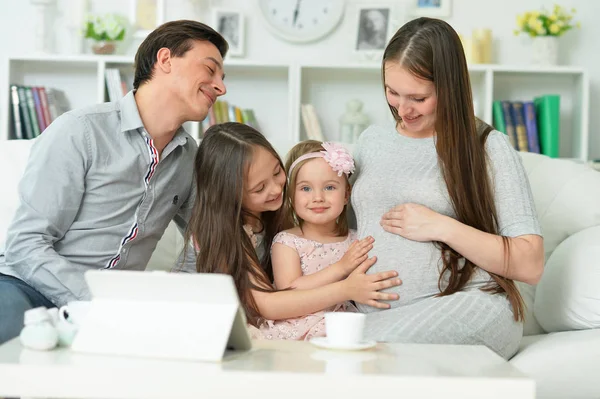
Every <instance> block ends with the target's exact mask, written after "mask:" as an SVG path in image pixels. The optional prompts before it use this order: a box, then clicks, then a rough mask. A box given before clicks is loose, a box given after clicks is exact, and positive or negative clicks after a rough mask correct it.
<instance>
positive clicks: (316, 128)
mask: <svg viewBox="0 0 600 399" xmlns="http://www.w3.org/2000/svg"><path fill="white" fill-rule="evenodd" d="M301 113H302V123H303V124H304V130H305V131H306V137H308V139H309V140H318V141H325V137H324V136H323V131H322V130H321V124H320V123H319V119H318V118H317V111H316V110H315V107H314V105H312V104H302V105H301Z"/></svg>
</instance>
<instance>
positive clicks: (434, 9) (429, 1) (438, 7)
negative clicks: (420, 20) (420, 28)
mask: <svg viewBox="0 0 600 399" xmlns="http://www.w3.org/2000/svg"><path fill="white" fill-rule="evenodd" d="M413 1H414V8H413V12H412V14H413V15H414V16H415V17H431V18H448V17H449V16H450V15H451V14H452V0H413Z"/></svg>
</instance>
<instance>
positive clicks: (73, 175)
mask: <svg viewBox="0 0 600 399" xmlns="http://www.w3.org/2000/svg"><path fill="white" fill-rule="evenodd" d="M86 134H87V132H86V128H85V125H84V123H83V122H82V121H80V120H79V119H78V118H76V117H75V116H72V115H70V114H65V115H62V116H61V117H59V118H58V119H57V120H56V121H55V122H54V123H52V124H51V125H50V126H49V127H48V128H47V129H46V130H45V131H44V133H43V135H41V136H40V137H38V138H37V139H36V142H35V143H34V145H33V147H32V150H31V153H30V155H29V160H28V163H27V166H26V168H25V172H24V174H23V177H22V178H21V182H20V183H19V200H20V205H19V207H18V209H17V211H16V213H15V217H14V218H13V221H12V223H11V225H10V226H9V228H8V232H7V238H6V249H5V259H6V264H7V266H9V267H11V268H12V269H13V270H14V271H15V272H16V273H17V274H18V275H19V277H21V278H22V279H23V280H25V281H26V282H28V283H29V284H30V285H32V286H33V287H34V288H36V289H37V290H38V291H40V292H41V293H42V294H44V295H45V296H46V297H47V298H48V299H49V300H50V301H52V302H55V303H56V302H57V298H62V299H63V300H64V299H65V298H72V299H81V298H80V295H84V294H85V293H84V292H81V293H77V292H76V293H72V292H70V291H69V290H68V289H67V288H66V287H65V286H64V285H63V284H62V283H61V277H62V276H66V277H68V276H69V274H70V273H71V272H77V270H76V267H75V266H74V265H72V264H71V263H70V262H69V261H68V260H66V259H65V258H64V257H62V256H60V255H59V254H58V253H57V252H56V251H55V249H54V245H55V243H56V242H57V241H59V240H60V239H61V238H62V237H63V236H64V235H65V234H66V232H67V231H68V230H69V228H70V227H71V224H72V223H73V221H74V220H75V217H76V216H77V213H78V211H79V207H80V204H81V201H82V198H83V194H84V192H85V175H86V172H87V169H88V168H89V164H88V162H89V146H88V140H87V136H86ZM79 272H80V271H79Z"/></svg>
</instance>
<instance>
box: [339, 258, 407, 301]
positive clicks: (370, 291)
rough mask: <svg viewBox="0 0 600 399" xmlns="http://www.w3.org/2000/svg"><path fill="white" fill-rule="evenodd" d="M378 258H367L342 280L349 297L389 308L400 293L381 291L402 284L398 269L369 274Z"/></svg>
mask: <svg viewBox="0 0 600 399" xmlns="http://www.w3.org/2000/svg"><path fill="white" fill-rule="evenodd" d="M376 261H377V258H375V257H373V258H370V259H367V260H365V261H364V262H363V263H361V265H360V266H358V267H357V268H356V269H355V270H354V271H353V272H352V273H350V275H349V276H348V277H347V278H346V279H345V280H343V281H342V284H343V285H344V291H345V292H346V293H347V296H348V298H349V299H351V300H353V301H355V302H358V303H362V304H365V305H369V306H372V307H374V308H379V309H388V308H389V307H390V304H389V303H384V302H383V301H395V300H397V299H398V298H399V297H398V294H392V293H384V292H380V291H381V290H384V289H386V288H390V287H395V286H397V285H400V284H402V281H401V280H400V279H399V278H396V277H398V272H396V271H386V272H379V273H375V274H369V275H367V274H366V273H367V270H369V268H370V267H371V266H373V265H374V264H375V262H376Z"/></svg>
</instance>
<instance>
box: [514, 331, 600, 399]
mask: <svg viewBox="0 0 600 399" xmlns="http://www.w3.org/2000/svg"><path fill="white" fill-rule="evenodd" d="M510 363H511V364H512V365H513V366H514V367H516V368H517V369H519V370H521V371H522V372H524V373H525V374H527V375H529V376H531V377H532V378H533V379H535V381H536V390H537V395H536V397H537V398H538V399H549V398H561V399H562V398H573V399H575V398H600V384H599V383H598V364H600V330H584V331H568V332H560V333H551V334H545V335H535V336H530V337H524V338H523V340H522V341H521V347H520V349H519V352H518V353H517V355H515V356H514V357H513V358H512V359H511V360H510Z"/></svg>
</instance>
